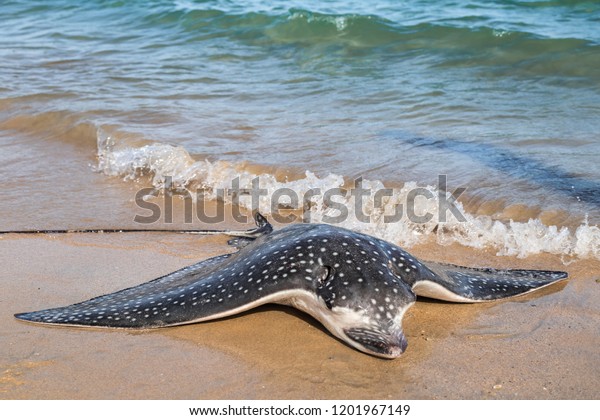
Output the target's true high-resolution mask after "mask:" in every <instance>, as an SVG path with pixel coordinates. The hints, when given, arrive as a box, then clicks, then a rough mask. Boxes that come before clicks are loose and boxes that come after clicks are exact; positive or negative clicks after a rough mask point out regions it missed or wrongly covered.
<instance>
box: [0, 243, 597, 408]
mask: <svg viewBox="0 0 600 420" xmlns="http://www.w3.org/2000/svg"><path fill="white" fill-rule="evenodd" d="M229 251H231V248H230V247H229V246H228V245H227V244H226V238H225V237H221V236H215V237H192V236H186V235H165V234H156V233H143V234H127V235H114V234H69V235H62V236H59V235H56V236H40V235H36V236H27V237H26V236H23V235H21V236H19V235H4V236H2V237H1V238H0V255H1V260H2V261H3V266H4V268H3V270H2V275H1V276H0V284H1V286H2V290H3V294H2V298H1V299H2V305H1V307H2V312H1V313H0V320H1V321H0V334H1V337H2V342H3V345H2V347H1V350H0V375H1V376H0V398H2V399H346V398H349V399H363V398H364V399H371V398H373V399H422V398H423V399H445V398H452V399H481V398H483V399H566V398H568V399H583V398H585V399H597V398H599V397H600V393H599V391H598V390H599V389H600V364H599V363H598V362H599V355H598V348H599V347H600V314H599V313H598V310H597V302H598V301H599V299H600V283H599V281H598V280H599V278H598V268H599V267H598V263H597V262H595V261H593V262H592V261H575V262H573V263H571V264H570V265H568V266H564V265H563V264H562V263H561V262H560V261H559V260H558V258H556V259H552V258H548V257H538V258H529V259H527V260H517V259H514V260H513V259H510V258H506V257H504V258H498V257H493V256H490V255H489V253H485V252H479V253H477V252H473V251H472V250H469V251H468V252H467V251H465V250H461V249H460V248H458V247H455V248H453V247H443V248H442V247H436V246H421V247H420V248H416V249H413V250H412V251H413V252H414V254H415V255H417V256H419V255H421V256H422V255H427V258H429V259H431V260H443V261H448V262H453V263H460V264H469V263H473V262H477V263H479V264H481V262H485V263H489V265H490V266H494V265H495V266H513V265H514V266H515V267H516V266H520V267H529V268H546V269H560V270H565V269H566V270H567V271H569V273H570V278H569V279H568V280H567V281H563V282H560V283H559V284H556V285H553V286H551V287H549V288H547V289H545V290H541V291H538V292H536V293H533V294H530V295H527V296H524V297H520V298H515V299H510V300H506V301H502V302H496V303H486V304H474V305H469V304H466V305H464V304H449V303H442V302H436V301H433V300H425V299H420V300H419V301H418V302H417V303H416V304H415V305H414V306H413V307H412V308H411V309H410V310H409V312H408V313H407V315H406V316H405V318H404V327H405V330H406V334H407V337H408V340H409V347H408V350H407V352H406V353H405V354H404V355H403V356H402V357H401V358H399V359H397V360H393V361H388V360H380V359H377V358H374V357H371V356H367V355H364V354H361V353H359V352H357V351H355V350H353V349H351V348H349V347H348V346H346V345H345V344H343V343H342V342H340V341H338V340H337V339H335V338H333V337H332V336H331V335H330V334H329V333H327V332H326V330H325V329H324V328H322V327H321V326H320V325H319V324H318V323H317V322H315V321H314V320H312V319H311V318H309V317H307V316H305V315H304V314H302V313H300V312H298V311H295V310H292V309H289V308H286V307H280V306H275V305H271V306H266V307H263V308H260V309H257V310H254V311H251V312H249V313H246V314H243V315H240V316H236V317H232V318H230V319H226V320H221V321H214V322H208V323H203V324H195V325H189V326H182V327H173V328H165V329H160V330H153V331H147V332H141V331H136V332H133V331H126V330H107V329H91V328H62V327H45V326H39V325H33V324H29V323H25V322H20V321H17V320H16V319H14V318H13V314H14V313H16V312H22V311H29V310H36V309H41V308H46V307H53V306H60V305H65V304H70V303H74V302H77V301H81V300H84V299H88V298H91V297H94V296H97V295H100V294H104V293H108V292H112V291H115V290H118V289H120V288H124V287H128V286H132V285H136V284H139V283H142V282H144V281H147V280H150V279H152V278H155V277H158V276H160V275H163V274H166V273H169V272H171V271H174V270H176V269H178V268H180V267H183V266H185V265H189V264H191V263H193V262H195V261H198V260H201V259H204V258H208V257H210V256H213V255H218V254H221V253H224V252H229Z"/></svg>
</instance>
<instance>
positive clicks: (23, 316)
mask: <svg viewBox="0 0 600 420" xmlns="http://www.w3.org/2000/svg"><path fill="white" fill-rule="evenodd" d="M14 317H15V318H16V319H18V320H20V321H28V322H40V321H36V319H35V312H19V313H17V314H14Z"/></svg>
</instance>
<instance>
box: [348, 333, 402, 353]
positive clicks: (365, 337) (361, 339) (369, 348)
mask: <svg viewBox="0 0 600 420" xmlns="http://www.w3.org/2000/svg"><path fill="white" fill-rule="evenodd" d="M344 332H345V333H346V335H347V336H348V338H350V339H351V340H352V341H353V342H354V343H355V346H354V347H356V348H358V349H359V350H362V351H364V352H365V353H369V354H372V355H374V356H379V357H384V358H387V359H394V358H396V357H399V356H401V355H402V353H404V351H405V350H406V348H407V347H408V340H407V339H406V336H405V335H404V333H403V332H402V329H401V328H394V329H392V331H390V332H385V333H384V332H379V331H377V330H371V329H367V328H350V329H347V330H344Z"/></svg>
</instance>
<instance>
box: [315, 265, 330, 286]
mask: <svg viewBox="0 0 600 420" xmlns="http://www.w3.org/2000/svg"><path fill="white" fill-rule="evenodd" d="M332 275H333V267H329V266H328V265H323V266H321V269H320V270H319V273H318V277H317V281H318V282H319V284H324V283H325V282H327V279H328V278H329V277H331V276H332Z"/></svg>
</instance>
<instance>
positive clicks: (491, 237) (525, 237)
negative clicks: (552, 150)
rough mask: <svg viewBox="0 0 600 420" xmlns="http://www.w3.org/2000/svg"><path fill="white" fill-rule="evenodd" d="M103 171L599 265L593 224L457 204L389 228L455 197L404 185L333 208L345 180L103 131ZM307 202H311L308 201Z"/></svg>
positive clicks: (406, 238)
mask: <svg viewBox="0 0 600 420" xmlns="http://www.w3.org/2000/svg"><path fill="white" fill-rule="evenodd" d="M98 170H99V171H100V172H102V173H104V174H106V175H110V176H120V177H123V178H124V179H127V180H132V179H136V178H138V177H140V176H142V175H150V176H151V182H152V184H153V186H154V187H155V188H164V187H165V180H166V179H167V178H169V179H170V188H172V189H173V190H181V189H189V190H193V189H194V188H202V189H203V190H204V191H205V192H208V198H211V199H224V200H225V201H227V202H229V203H231V197H229V196H228V195H227V194H225V195H223V194H222V195H221V196H218V194H217V192H218V191H219V190H229V189H231V188H232V182H233V180H239V188H241V189H252V188H253V184H252V182H253V180H254V179H256V178H258V179H259V180H260V188H262V189H265V190H266V194H264V195H262V196H261V197H260V200H259V202H258V210H259V211H260V212H262V213H263V214H265V215H270V214H272V211H273V210H274V208H273V203H272V197H273V194H274V193H275V191H276V190H278V189H279V190H280V189H284V188H285V189H289V190H291V191H293V192H294V193H295V194H296V195H297V196H298V197H302V200H301V201H300V202H299V203H297V204H298V205H299V206H300V207H299V208H300V210H302V208H304V209H305V210H306V209H309V210H310V213H311V221H312V222H326V223H327V222H330V221H331V220H333V219H335V218H336V217H337V216H338V215H339V214H338V213H339V207H340V206H343V207H344V208H346V209H348V214H347V215H346V217H343V218H340V220H339V223H336V224H337V225H339V226H342V227H346V228H349V229H354V230H357V231H360V232H364V233H368V234H370V235H373V236H376V237H380V238H382V239H385V240H387V241H390V242H393V243H396V244H398V245H401V246H414V245H416V244H419V243H423V242H426V241H428V240H435V241H436V242H437V243H439V244H441V245H450V244H453V243H458V244H460V245H463V246H466V247H471V248H475V249H483V248H492V249H495V250H496V252H497V255H506V256H516V257H518V258H525V257H527V256H529V255H534V254H540V253H544V252H545V253H551V254H556V255H562V256H571V257H578V258H595V259H600V228H599V227H598V226H591V225H588V223H587V222H586V223H584V224H582V225H580V226H579V227H577V228H576V229H575V231H574V232H573V231H572V230H571V229H569V228H568V227H557V226H546V225H544V224H543V223H542V222H541V221H540V220H539V219H530V220H529V221H528V222H514V221H512V220H511V221H509V222H507V223H506V222H502V221H499V220H493V219H492V218H490V217H489V216H476V215H473V214H470V213H468V212H467V211H465V209H464V207H463V206H462V204H461V203H460V202H456V203H455V204H456V208H457V209H458V211H459V212H460V214H461V215H462V216H463V218H457V217H455V216H454V215H451V217H449V218H448V219H447V220H440V218H435V217H432V218H430V219H427V220H423V221H422V222H420V221H415V219H414V218H411V217H408V216H407V214H402V217H401V218H399V219H398V220H395V221H394V222H392V223H390V222H389V221H388V217H389V216H390V215H391V214H396V213H395V212H397V210H398V208H404V209H406V208H407V207H399V206H408V205H412V206H413V207H412V210H413V212H414V214H417V215H424V214H432V215H440V214H441V213H440V212H441V211H442V210H443V205H442V203H441V200H443V199H444V198H445V199H447V200H452V197H451V195H450V193H447V192H441V191H440V190H439V189H438V188H437V187H435V186H431V185H428V186H424V187H423V186H421V187H419V186H418V185H417V184H416V183H414V182H407V183H405V184H404V186H403V187H402V188H394V189H389V190H388V191H389V193H387V194H386V195H385V197H384V198H383V199H382V198H381V197H379V198H377V197H376V195H377V192H378V191H381V190H382V189H384V184H383V183H382V182H381V181H378V180H375V181H369V180H363V181H362V188H363V190H364V191H368V194H365V196H364V197H362V204H361V203H359V202H357V197H356V196H355V195H352V194H345V195H342V194H340V195H338V196H336V203H337V204H338V205H339V206H332V205H331V202H330V201H328V200H327V198H326V197H325V195H326V194H324V192H326V191H332V190H339V191H341V190H343V188H344V187H348V182H347V181H346V180H345V179H344V177H342V176H340V175H336V174H331V173H330V174H328V175H327V176H323V177H319V176H317V175H316V174H314V173H313V172H310V171H306V172H305V174H304V177H301V178H299V179H296V180H279V179H277V178H276V177H275V176H274V175H273V174H269V173H252V172H250V171H247V170H245V169H244V168H243V165H242V164H239V163H233V162H228V161H216V162H209V161H208V160H194V159H193V158H192V157H191V156H190V154H189V153H188V152H187V150H185V149H184V148H183V147H178V146H171V145H167V144H161V143H150V144H146V145H143V146H139V147H135V146H130V145H127V144H119V143H118V142H117V141H115V139H114V138H113V137H111V136H110V135H107V134H106V133H104V132H103V131H102V130H99V132H98ZM314 189H318V190H319V191H321V194H320V195H311V194H309V192H310V190H314ZM416 189H420V190H421V191H422V192H428V193H426V194H422V195H423V196H427V199H415V197H414V196H411V194H412V193H411V191H415V190H416ZM192 196H193V194H192ZM307 196H310V197H309V198H308V199H306V197H307ZM245 198H247V200H246V199H245ZM240 204H241V205H242V206H244V207H246V208H247V209H252V207H251V206H252V204H251V201H250V197H241V198H240ZM359 209H360V211H358V210H359ZM386 216H388V217H386ZM365 217H366V219H365ZM365 220H368V222H365Z"/></svg>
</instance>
